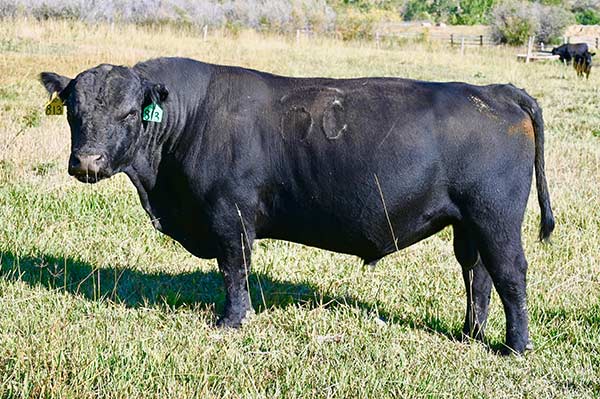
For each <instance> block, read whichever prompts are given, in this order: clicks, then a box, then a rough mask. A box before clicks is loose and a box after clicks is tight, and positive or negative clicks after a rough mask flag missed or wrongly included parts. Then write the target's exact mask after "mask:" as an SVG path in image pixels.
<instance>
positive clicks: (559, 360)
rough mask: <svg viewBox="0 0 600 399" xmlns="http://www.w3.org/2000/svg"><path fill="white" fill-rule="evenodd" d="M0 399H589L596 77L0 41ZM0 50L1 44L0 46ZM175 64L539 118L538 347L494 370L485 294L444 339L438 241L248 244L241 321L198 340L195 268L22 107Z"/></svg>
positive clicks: (446, 263) (448, 273)
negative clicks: (375, 256)
mask: <svg viewBox="0 0 600 399" xmlns="http://www.w3.org/2000/svg"><path fill="white" fill-rule="evenodd" d="M0 37H4V39H3V40H2V42H1V43H2V46H0V55H1V57H0V112H2V118H0V258H1V261H0V265H1V269H0V275H1V277H0V397H2V398H30V397H31V398H34V397H68V398H89V397H111V398H112V397H114V398H121V397H127V398H171V397H177V398H179V397H181V398H188V397H198V398H222V397H233V398H248V397H269V398H271V397H286V398H287V397H295V398H306V397H319V398H320V397H332V398H366V397H369V398H385V397H452V398H454V397H493V398H495V397H503V398H504V397H531V398H544V397H548V398H554V397H573V398H585V397H600V353H599V352H600V261H599V259H600V246H599V243H600V208H599V207H598V204H599V202H598V198H600V184H599V180H598V178H599V176H600V141H599V140H600V138H599V137H598V133H597V132H598V129H599V126H600V113H598V107H599V105H600V78H599V76H600V74H599V73H598V71H596V70H594V71H593V72H592V75H591V77H590V80H589V81H585V80H579V79H577V78H576V77H575V72H574V70H572V69H571V68H564V67H562V66H561V65H558V64H552V63H549V64H530V65H525V64H520V63H517V61H516V57H515V54H516V52H517V51H516V50H514V49H510V48H484V49H481V50H480V49H473V50H471V49H469V50H467V53H466V55H465V56H464V57H460V54H459V50H451V49H449V48H446V47H443V46H440V45H436V44H418V45H408V44H407V45H405V46H401V47H394V48H390V49H382V50H376V49H374V48H373V46H371V45H370V44H368V43H342V42H338V41H332V40H320V39H314V40H303V41H301V43H300V44H296V43H295V41H294V39H293V38H284V37H275V36H259V35H257V34H254V33H249V32H242V33H241V35H240V36H239V37H238V38H228V37H220V36H218V37H215V36H213V37H211V38H210V40H209V41H208V42H203V41H202V40H201V38H199V37H197V36H194V35H193V33H191V32H188V31H185V30H182V31H177V30H173V29H169V28H163V29H162V30H161V31H160V32H151V31H148V30H145V29H142V28H135V27H131V26H125V27H114V28H111V27H109V26H102V25H101V26H98V27H94V28H90V27H88V26H85V25H82V24H78V23H71V22H33V21H26V20H16V21H4V22H0ZM8 44H10V45H8ZM161 55H179V56H190V57H193V58H198V59H201V60H205V61H209V62H218V63H227V64H237V65H242V66H248V67H253V68H258V69H263V70H267V71H271V72H274V73H280V74H287V75H294V76H335V77H350V76H382V75H385V76H402V77H410V78H417V79H427V80H441V81H448V80H461V81H467V82H471V83H476V84H486V83H491V82H512V83H514V84H515V85H516V86H518V87H524V88H526V89H527V91H528V92H529V93H530V94H532V95H534V96H535V97H537V98H538V99H539V102H540V104H541V105H542V107H543V109H544V115H545V120H546V164H547V168H546V171H547V176H548V181H549V186H550V192H551V196H552V200H553V207H554V211H555V215H556V219H557V229H556V231H555V233H554V235H553V239H552V244H551V245H542V244H539V243H538V242H537V241H536V235H537V234H536V233H537V228H538V227H537V226H538V223H539V210H538V207H537V200H536V198H535V192H532V196H531V198H530V204H529V207H528V211H527V214H526V219H525V224H524V226H523V230H524V231H523V236H524V245H525V248H526V254H527V259H528V261H529V264H530V269H529V274H528V294H529V311H530V318H531V323H530V328H531V336H532V340H533V343H534V345H535V350H534V351H532V352H529V353H527V354H526V355H525V356H524V357H508V358H505V357H500V356H498V355H496V354H495V352H494V349H497V348H498V347H500V345H501V344H502V342H503V339H504V312H503V311H502V308H501V305H500V301H499V300H498V297H497V295H496V294H495V293H494V295H493V298H492V305H491V314H490V321H489V326H488V340H489V342H488V345H484V344H481V343H477V342H472V343H464V342H461V341H460V339H459V332H460V330H461V327H462V322H463V312H464V307H465V294H464V288H463V282H462V277H461V273H460V268H459V266H458V264H457V262H456V261H455V260H454V256H453V253H452V243H451V237H452V233H451V231H450V230H444V231H443V232H442V233H440V234H438V235H436V236H434V237H431V238H429V239H427V240H425V241H423V242H421V243H419V244H417V245H414V246H412V247H410V248H407V249H405V250H403V251H401V252H399V253H397V254H394V255H391V256H389V257H387V258H385V259H384V260H382V261H381V262H380V263H379V264H378V265H377V266H376V267H375V268H374V269H371V268H369V267H366V266H363V265H362V262H361V261H360V260H359V259H357V258H354V257H351V256H346V255H341V254H335V253H331V252H326V251H321V250H317V249H314V248H309V247H304V246H301V245H296V244H291V243H286V242H281V241H272V240H263V241H260V242H257V243H256V244H255V248H254V250H255V255H254V258H253V261H254V262H253V275H252V277H251V285H252V301H253V304H254V307H255V308H256V310H257V315H256V316H255V317H254V318H253V319H252V320H251V322H250V323H249V324H248V325H246V326H244V328H242V329H241V330H239V331H224V330H218V329H215V328H214V327H213V324H214V321H215V313H214V312H215V311H217V312H218V311H220V310H221V309H222V307H223V304H224V290H223V287H222V280H221V277H220V275H219V273H218V270H217V266H216V262H215V261H214V260H209V261H207V260H199V259H195V258H194V257H192V256H191V255H189V254H188V253H187V252H186V251H185V250H183V249H182V248H181V247H180V246H179V244H177V243H175V242H173V241H172V240H170V239H168V238H166V237H165V236H162V235H161V234H160V233H158V232H156V231H154V230H153V228H152V226H151V224H150V223H149V220H148V218H147V216H146V215H145V213H144V212H143V210H142V208H141V206H140V205H139V200H138V198H137V194H136V193H135V190H134V188H133V186H132V185H131V183H130V182H129V181H128V180H127V179H126V178H125V177H124V176H116V177H114V178H112V179H110V180H108V181H103V182H101V183H99V184H97V185H94V186H89V185H83V184H80V183H78V182H76V181H74V179H71V178H69V177H68V176H67V174H66V162H67V159H68V154H69V131H68V126H67V123H66V121H65V119H64V118H63V117H46V116H44V115H43V114H39V113H37V111H36V110H41V109H42V107H43V105H44V103H45V101H47V94H46V93H45V92H44V90H43V88H42V86H41V85H40V84H39V83H38V82H37V81H36V76H37V74H38V73H39V72H41V71H44V70H53V71H57V72H59V73H63V74H68V75H71V76H72V75H74V74H76V73H77V72H79V71H81V70H83V69H85V68H88V67H91V66H94V65H96V64H99V63H101V62H111V63H118V64H129V65H131V64H133V63H135V62H137V61H139V60H142V59H146V58H150V57H156V56H161Z"/></svg>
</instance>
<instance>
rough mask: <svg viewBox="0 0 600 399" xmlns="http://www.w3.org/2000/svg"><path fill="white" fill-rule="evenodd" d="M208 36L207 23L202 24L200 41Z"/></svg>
mask: <svg viewBox="0 0 600 399" xmlns="http://www.w3.org/2000/svg"><path fill="white" fill-rule="evenodd" d="M207 36H208V25H204V28H203V29H202V41H206V37H207Z"/></svg>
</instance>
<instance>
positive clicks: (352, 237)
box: [257, 203, 459, 263]
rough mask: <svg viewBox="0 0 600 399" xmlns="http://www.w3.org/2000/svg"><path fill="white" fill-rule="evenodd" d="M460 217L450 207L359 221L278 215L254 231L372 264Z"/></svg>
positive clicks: (267, 236)
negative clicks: (266, 226) (360, 259)
mask: <svg viewBox="0 0 600 399" xmlns="http://www.w3.org/2000/svg"><path fill="white" fill-rule="evenodd" d="M458 218H459V216H458V212H457V210H456V208H455V207H454V206H453V205H452V204H449V203H448V204H444V205H440V206H436V207H424V208H423V209H415V208H413V209H412V211H411V212H405V211H401V212H394V214H392V215H390V220H389V221H388V218H387V217H386V216H385V214H377V215H373V216H372V217H368V216H367V217H365V218H363V219H362V220H344V219H343V218H337V217H332V216H331V215H325V214H319V213H318V212H314V211H313V212H312V214H302V215H281V217H280V218H279V221H284V223H280V222H278V223H276V224H274V225H272V226H270V228H268V229H263V230H257V238H274V239H280V240H285V241H291V242H295V243H299V244H303V245H308V246H312V247H316V248H321V249H325V250H329V251H334V252H339V253H344V254H349V255H355V256H358V257H360V258H362V259H364V260H365V262H367V263H368V262H371V261H374V260H377V259H380V258H382V257H384V256H385V255H388V254H390V253H392V252H395V251H397V250H399V249H403V248H406V247H408V246H410V245H412V244H414V243H416V242H418V241H421V240H423V239H425V238H427V237H429V236H431V235H433V234H435V233H437V232H438V231H440V230H441V229H443V228H444V227H446V226H448V225H450V224H452V223H453V222H454V221H456V220H457V219H458Z"/></svg>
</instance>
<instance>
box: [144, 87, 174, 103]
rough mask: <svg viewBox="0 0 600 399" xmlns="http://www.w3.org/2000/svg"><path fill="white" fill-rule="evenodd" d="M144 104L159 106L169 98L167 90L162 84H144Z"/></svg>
mask: <svg viewBox="0 0 600 399" xmlns="http://www.w3.org/2000/svg"><path fill="white" fill-rule="evenodd" d="M144 90H145V93H144V102H145V103H157V104H160V103H162V102H163V101H165V100H166V99H167V97H169V89H167V87H166V86H165V85H164V84H162V83H153V82H148V81H145V82H144Z"/></svg>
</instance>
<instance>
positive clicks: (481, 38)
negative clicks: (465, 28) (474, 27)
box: [479, 35, 483, 47]
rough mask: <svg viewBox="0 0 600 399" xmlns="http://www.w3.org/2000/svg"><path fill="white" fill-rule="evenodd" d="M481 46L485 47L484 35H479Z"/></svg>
mask: <svg viewBox="0 0 600 399" xmlns="http://www.w3.org/2000/svg"><path fill="white" fill-rule="evenodd" d="M479 46H480V47H483V35H479Z"/></svg>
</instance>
